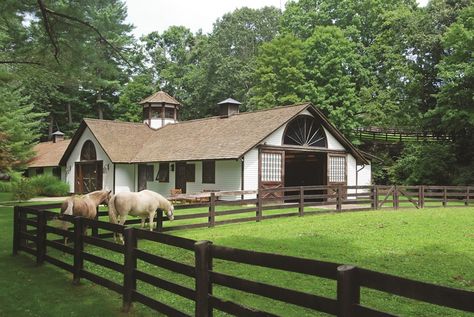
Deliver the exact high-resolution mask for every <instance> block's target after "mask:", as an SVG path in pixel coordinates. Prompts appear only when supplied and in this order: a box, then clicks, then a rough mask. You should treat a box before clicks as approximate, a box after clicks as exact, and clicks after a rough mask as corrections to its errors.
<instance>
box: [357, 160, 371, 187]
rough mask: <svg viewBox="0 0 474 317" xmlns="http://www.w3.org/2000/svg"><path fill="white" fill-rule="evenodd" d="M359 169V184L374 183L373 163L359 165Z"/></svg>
mask: <svg viewBox="0 0 474 317" xmlns="http://www.w3.org/2000/svg"><path fill="white" fill-rule="evenodd" d="M357 170H359V173H358V174H357V175H358V179H357V183H358V185H359V186H369V185H372V165H370V164H368V165H357Z"/></svg>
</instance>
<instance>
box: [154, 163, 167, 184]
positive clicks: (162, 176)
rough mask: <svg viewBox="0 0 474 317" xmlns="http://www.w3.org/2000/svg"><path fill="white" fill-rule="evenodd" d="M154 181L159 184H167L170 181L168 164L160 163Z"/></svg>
mask: <svg viewBox="0 0 474 317" xmlns="http://www.w3.org/2000/svg"><path fill="white" fill-rule="evenodd" d="M156 180H157V181H159V182H161V183H168V182H169V181H170V163H160V169H159V170H158V175H156Z"/></svg>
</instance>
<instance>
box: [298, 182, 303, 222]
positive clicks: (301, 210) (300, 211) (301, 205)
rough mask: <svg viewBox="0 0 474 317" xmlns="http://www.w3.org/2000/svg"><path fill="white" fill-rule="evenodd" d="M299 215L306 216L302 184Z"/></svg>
mask: <svg viewBox="0 0 474 317" xmlns="http://www.w3.org/2000/svg"><path fill="white" fill-rule="evenodd" d="M298 216H300V217H303V216H304V187H303V186H300V202H299V205H298Z"/></svg>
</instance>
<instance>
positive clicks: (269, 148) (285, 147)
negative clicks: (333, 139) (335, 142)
mask: <svg viewBox="0 0 474 317" xmlns="http://www.w3.org/2000/svg"><path fill="white" fill-rule="evenodd" d="M259 148H261V149H262V150H264V151H295V152H313V153H331V154H339V155H345V154H347V151H345V150H330V149H327V148H322V147H303V146H293V145H281V146H278V145H260V146H259Z"/></svg>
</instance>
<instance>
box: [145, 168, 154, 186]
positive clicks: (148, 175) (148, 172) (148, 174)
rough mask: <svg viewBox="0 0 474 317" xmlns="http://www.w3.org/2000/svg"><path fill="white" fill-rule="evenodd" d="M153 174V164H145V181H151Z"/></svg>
mask: <svg viewBox="0 0 474 317" xmlns="http://www.w3.org/2000/svg"><path fill="white" fill-rule="evenodd" d="M154 174H155V169H154V168H153V165H147V166H146V180H147V182H153V179H154V178H153V175H154Z"/></svg>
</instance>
